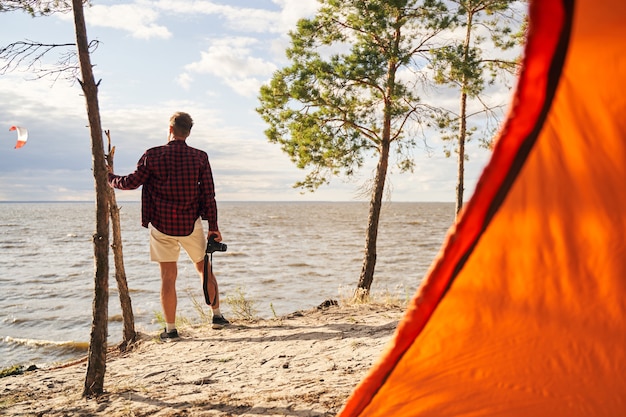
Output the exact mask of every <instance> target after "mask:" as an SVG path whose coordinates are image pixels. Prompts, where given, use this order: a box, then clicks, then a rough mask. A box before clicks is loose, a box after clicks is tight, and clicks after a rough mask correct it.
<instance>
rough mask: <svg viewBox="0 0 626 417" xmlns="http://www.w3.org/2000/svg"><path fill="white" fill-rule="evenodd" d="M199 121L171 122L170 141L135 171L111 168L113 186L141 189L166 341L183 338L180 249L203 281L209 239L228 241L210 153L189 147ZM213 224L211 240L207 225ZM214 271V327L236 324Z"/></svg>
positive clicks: (185, 117) (182, 116) (176, 118)
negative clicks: (122, 172) (222, 306)
mask: <svg viewBox="0 0 626 417" xmlns="http://www.w3.org/2000/svg"><path fill="white" fill-rule="evenodd" d="M192 127H193V120H192V119H191V116H190V115H189V114H187V113H183V112H177V113H174V115H172V117H171V118H170V127H169V135H168V143H167V144H166V145H162V146H157V147H155V148H151V149H148V150H147V151H146V152H145V153H144V154H143V156H142V157H141V159H140V160H139V162H138V163H137V169H136V170H135V172H133V173H132V174H129V175H125V176H120V175H115V174H113V171H112V169H111V168H110V167H109V184H110V185H111V186H112V187H114V188H118V189H120V190H134V189H136V188H138V187H139V186H141V185H143V189H142V191H141V224H142V226H143V227H147V228H148V229H149V230H150V259H151V260H152V261H155V262H158V263H159V267H160V270H161V305H162V307H163V315H164V316H165V322H166V328H165V330H164V331H163V333H161V340H163V341H172V340H176V339H178V338H179V336H178V331H177V329H176V303H177V297H176V277H177V275H178V265H177V263H178V256H179V254H180V247H181V246H182V247H183V249H184V250H185V251H186V252H187V255H189V258H191V260H192V261H193V262H194V264H195V267H196V270H197V271H198V274H200V277H201V278H202V275H203V271H204V253H205V248H206V241H207V239H208V237H209V236H211V235H215V236H216V237H215V241H216V242H220V241H221V240H222V234H221V233H220V231H219V228H218V225H217V204H216V202H215V190H214V185H213V174H212V172H211V165H210V164H209V158H208V155H207V154H206V152H204V151H201V150H199V149H196V148H192V147H191V146H188V145H187V143H186V142H185V140H186V139H187V137H188V136H189V134H190V133H191V128H192ZM201 220H207V221H208V227H209V230H208V234H207V235H206V237H205V234H204V230H203V227H202V221H201ZM207 269H208V270H209V276H208V290H209V296H210V299H211V300H215V301H214V302H213V303H212V305H211V308H212V310H213V328H214V329H219V328H222V327H224V326H227V325H228V324H230V323H229V322H228V320H226V319H225V318H224V316H223V315H222V314H221V312H220V308H219V307H220V301H219V290H218V286H217V280H216V278H215V275H214V274H213V272H212V271H211V268H207Z"/></svg>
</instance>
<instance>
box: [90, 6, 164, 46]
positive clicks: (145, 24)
mask: <svg viewBox="0 0 626 417" xmlns="http://www.w3.org/2000/svg"><path fill="white" fill-rule="evenodd" d="M158 18H159V13H158V12H157V11H156V10H155V9H154V8H152V7H151V6H150V3H148V2H140V3H134V4H117V5H112V6H104V5H94V6H91V7H86V8H85V20H86V21H87V24H88V25H92V26H100V27H109V28H113V29H119V30H122V31H126V32H129V33H130V34H131V35H132V36H133V37H135V38H138V39H151V38H158V39H168V38H170V37H171V36H172V33H171V32H170V31H169V29H168V28H167V27H165V26H163V25H160V24H158V23H156V21H157V20H158Z"/></svg>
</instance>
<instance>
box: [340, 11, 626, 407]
mask: <svg viewBox="0 0 626 417" xmlns="http://www.w3.org/2000/svg"><path fill="white" fill-rule="evenodd" d="M625 22H626V1H624V0H535V1H531V2H530V5H529V31H528V35H527V42H526V46H525V52H524V58H523V62H522V69H521V72H520V74H519V77H518V84H517V88H516V91H515V93H514V96H513V101H512V103H511V105H510V108H509V113H508V116H507V120H506V121H505V123H504V124H503V127H502V129H501V131H500V133H499V136H498V138H497V140H496V145H495V147H494V151H493V154H492V158H491V160H490V162H489V163H488V165H487V166H486V168H485V170H484V172H483V174H482V175H481V177H480V180H479V182H478V184H477V187H476V190H475V192H474V194H473V196H472V197H471V199H470V200H469V201H468V203H467V204H466V206H465V208H464V210H463V212H462V214H461V216H460V217H459V219H458V220H457V222H456V223H455V225H454V226H453V227H452V228H451V229H450V231H449V233H448V235H447V237H446V241H445V242H444V245H443V247H442V249H441V251H440V253H439V255H438V256H437V258H436V259H435V261H434V262H433V264H432V266H431V268H430V270H429V271H428V273H427V275H426V277H425V279H424V281H423V282H422V284H421V285H420V287H419V288H418V291H417V293H416V294H415V296H414V297H413V299H412V301H411V302H410V305H409V307H408V309H407V312H406V313H405V315H404V317H403V319H402V320H401V322H400V324H399V326H398V329H397V331H396V334H395V335H394V337H393V339H392V340H391V342H390V343H389V345H388V346H387V348H386V350H385V352H383V353H382V356H381V358H379V360H378V361H377V363H376V364H375V365H374V366H373V367H372V369H371V370H370V371H369V373H368V375H367V376H366V377H365V378H364V379H363V380H362V381H361V382H360V383H359V384H358V386H357V387H356V389H355V390H354V392H353V393H352V395H351V396H350V398H349V399H348V401H347V402H346V404H345V405H344V407H343V409H342V410H341V411H340V413H339V416H340V417H356V416H362V417H365V416H367V417H370V416H385V417H388V416H439V417H442V416H454V417H460V416H472V417H478V416H532V417H540V416H550V417H554V416H569V417H572V416H574V417H576V416H581V417H582V416H585V417H587V416H622V415H626V301H625V300H626V216H625V215H624V214H623V213H625V212H626V187H625V185H624V182H625V181H626V41H625V39H626V23H625Z"/></svg>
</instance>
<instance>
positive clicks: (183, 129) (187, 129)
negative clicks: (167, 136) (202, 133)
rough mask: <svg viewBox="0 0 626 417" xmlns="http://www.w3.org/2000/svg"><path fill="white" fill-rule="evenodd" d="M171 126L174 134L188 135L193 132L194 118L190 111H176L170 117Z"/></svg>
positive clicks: (179, 135)
mask: <svg viewBox="0 0 626 417" xmlns="http://www.w3.org/2000/svg"><path fill="white" fill-rule="evenodd" d="M170 126H171V127H172V130H173V133H174V136H178V137H185V138H186V137H187V136H189V133H191V128H192V127H193V119H192V118H191V116H190V115H189V114H188V113H184V112H181V111H179V112H176V113H174V114H173V115H172V117H170Z"/></svg>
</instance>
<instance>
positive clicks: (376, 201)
mask: <svg viewBox="0 0 626 417" xmlns="http://www.w3.org/2000/svg"><path fill="white" fill-rule="evenodd" d="M390 147H391V144H390V141H389V140H384V141H383V142H382V144H381V149H380V158H379V160H378V165H377V167H376V177H375V179H374V189H373V190H372V199H371V200H370V210H369V215H368V219H367V233H366V236H365V257H364V259H363V267H362V269H361V276H360V277H359V285H358V286H357V290H356V293H355V299H357V300H361V301H363V300H364V299H366V298H367V297H368V296H369V293H370V288H371V286H372V282H373V281H374V269H375V267H376V240H377V239H378V223H379V220H380V210H381V208H382V204H383V194H384V191H385V179H386V177H387V167H388V165H389V149H390Z"/></svg>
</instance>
